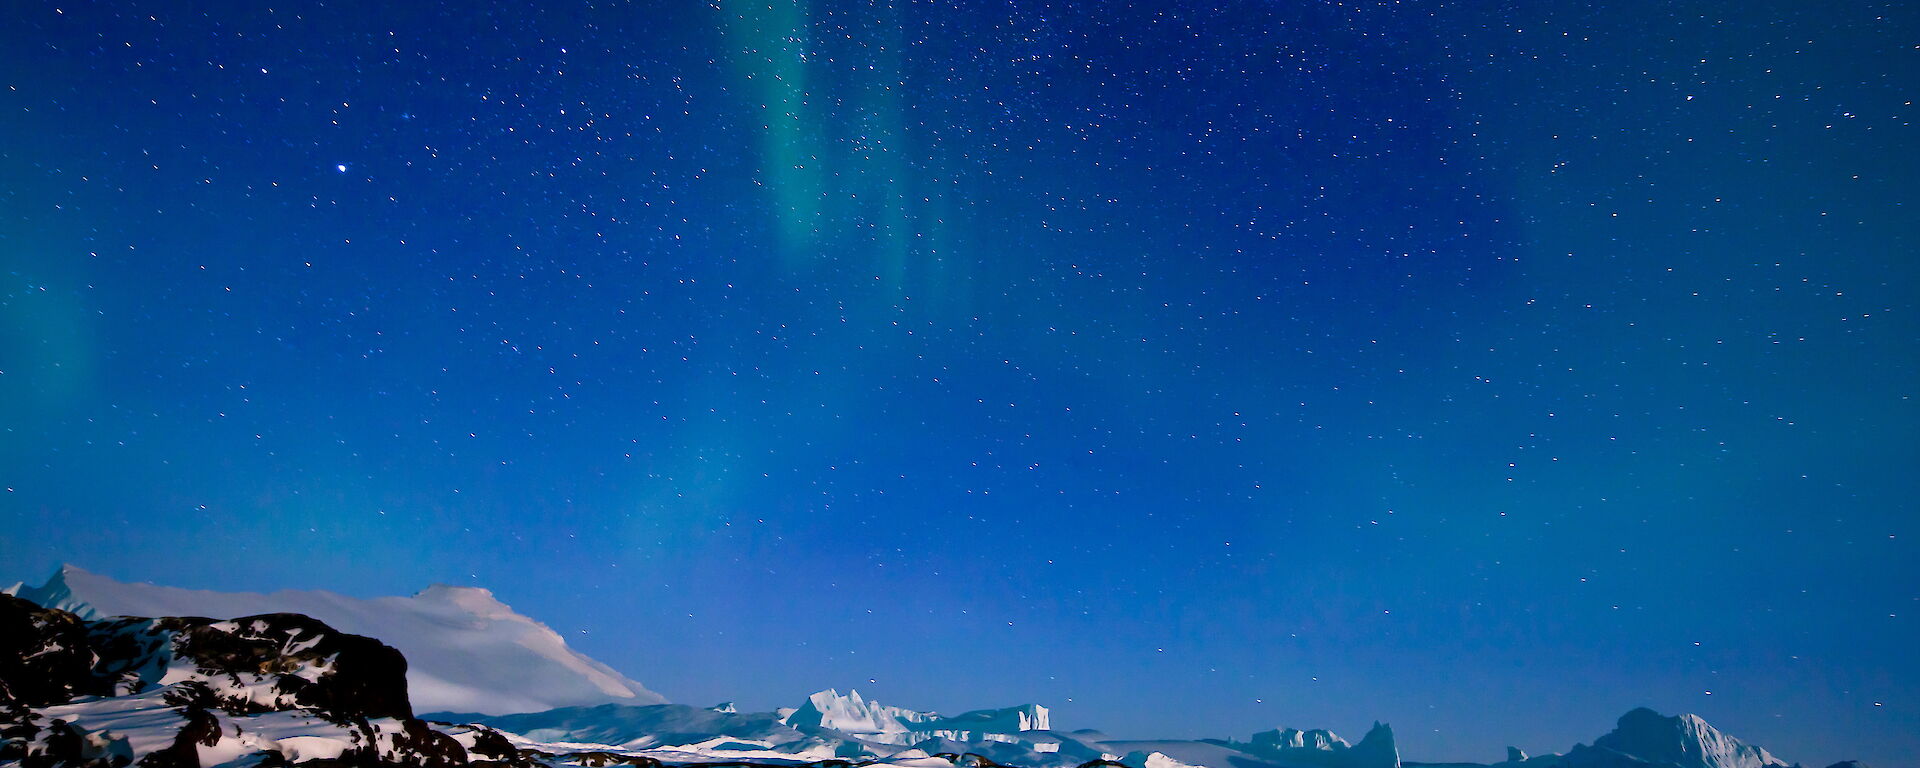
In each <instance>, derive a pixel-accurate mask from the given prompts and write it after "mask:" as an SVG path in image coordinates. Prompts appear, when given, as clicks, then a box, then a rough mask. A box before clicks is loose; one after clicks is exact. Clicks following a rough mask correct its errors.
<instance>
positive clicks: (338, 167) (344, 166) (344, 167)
mask: <svg viewBox="0 0 1920 768" xmlns="http://www.w3.org/2000/svg"><path fill="white" fill-rule="evenodd" d="M333 169H334V170H336V171H339V172H341V173H346V172H347V164H346V163H341V164H339V165H336V166H334V167H333Z"/></svg>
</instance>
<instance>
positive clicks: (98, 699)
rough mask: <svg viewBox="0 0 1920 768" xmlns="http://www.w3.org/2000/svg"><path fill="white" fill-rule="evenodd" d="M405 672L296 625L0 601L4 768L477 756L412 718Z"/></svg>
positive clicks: (496, 746)
mask: <svg viewBox="0 0 1920 768" xmlns="http://www.w3.org/2000/svg"><path fill="white" fill-rule="evenodd" d="M406 672H407V663H406V659H405V658H403V657H402V656H401V655H400V652H399V651H396V650H394V649H392V648H390V647H387V646H386V645H383V644H381V643H380V642H379V641H377V640H374V639H372V638H367V637H360V636H358V635H350V634H347V633H344V632H339V631H336V630H334V629H333V628H331V627H328V626H327V625H326V624H323V623H321V622H319V621H316V620H314V619H311V618H308V617H306V616H301V615H297V614H264V615H259V616H247V617H242V618H238V619H230V620H224V621H216V620H213V619H206V618H197V617H184V618H159V619H144V618H115V619H109V620H103V621H87V620H84V619H82V618H80V617H78V616H76V615H74V614H72V613H69V612H67V611H63V610H58V609H53V608H43V607H41V606H38V605H35V604H33V603H31V602H28V601H26V600H22V599H20V598H16V597H13V596H10V595H0V763H9V762H17V763H18V764H19V765H20V766H21V768H124V767H125V766H129V765H135V764H137V765H139V766H141V768H202V767H203V766H208V765H214V764H224V763H233V762H239V763H246V764H254V763H262V764H266V763H274V764H285V763H289V762H315V761H322V762H337V763H342V764H351V765H355V766H376V765H393V766H410V767H411V768H450V767H451V766H462V765H466V764H468V762H469V756H468V752H467V746H469V745H468V744H463V743H462V742H461V740H460V738H458V737H456V736H454V735H450V734H448V733H443V732H440V731H437V730H434V729H433V728H431V727H429V726H428V725H427V724H426V723H424V722H422V721H420V720H416V719H413V718H412V710H411V708H410V707H409V705H408V702H407V678H406ZM460 733H461V734H463V735H464V736H466V737H467V740H468V742H470V743H472V744H478V743H481V742H484V743H486V745H487V746H489V747H490V748H492V749H493V750H494V751H495V752H496V753H497V754H500V755H501V756H502V757H505V758H509V759H512V758H518V757H520V755H519V753H518V751H517V750H514V749H513V748H512V747H511V745H506V746H505V750H504V751H503V750H501V746H502V744H503V743H504V741H505V740H504V739H501V738H500V737H499V735H498V734H492V737H491V739H489V738H487V736H486V735H485V734H483V733H481V732H480V731H479V730H478V729H462V730H461V731H460Z"/></svg>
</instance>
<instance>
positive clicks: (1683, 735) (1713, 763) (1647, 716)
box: [1524, 707, 1787, 768]
mask: <svg viewBox="0 0 1920 768" xmlns="http://www.w3.org/2000/svg"><path fill="white" fill-rule="evenodd" d="M1524 765H1526V766H1528V768H1545V767H1546V766H1553V768H1787V763H1786V761H1783V760H1781V759H1780V758H1777V757H1774V756H1773V755H1771V754H1768V753H1767V751H1766V750H1764V749H1761V748H1759V747H1756V746H1753V745H1750V744H1747V743H1746V742H1743V741H1741V740H1739V739H1736V738H1734V737H1732V736H1728V735H1727V734H1725V733H1721V732H1720V731H1719V729H1716V728H1714V727H1713V726H1711V725H1708V724H1707V721H1705V720H1702V719H1700V718H1699V717H1698V716H1695V715H1676V716H1674V717H1667V716H1665V715H1662V714H1660V713H1658V712H1655V711H1653V710H1651V709H1647V708H1645V707H1640V708H1637V709H1634V710H1633V711H1631V712H1628V713H1626V714H1624V715H1621V716H1620V722H1619V723H1618V725H1617V726H1616V727H1615V728H1614V729H1613V731H1612V732H1611V733H1608V734H1607V735H1605V736H1601V737H1600V738H1597V739H1594V740H1593V745H1592V746H1588V745H1585V744H1579V745H1575V746H1574V748H1573V749H1572V750H1570V751H1568V752H1567V754H1565V755H1547V756H1543V757H1536V758H1532V759H1529V760H1527V761H1526V762H1525V763H1524Z"/></svg>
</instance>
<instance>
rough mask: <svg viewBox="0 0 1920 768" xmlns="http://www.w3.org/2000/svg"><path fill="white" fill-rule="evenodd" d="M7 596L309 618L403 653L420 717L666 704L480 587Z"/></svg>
mask: <svg viewBox="0 0 1920 768" xmlns="http://www.w3.org/2000/svg"><path fill="white" fill-rule="evenodd" d="M9 592H10V593H11V594H14V595H16V596H18V597H21V598H23V599H26V600H28V601H31V602H34V603H36V604H39V605H41V606H43V607H47V608H59V609H61V610H65V611H68V612H70V613H73V614H75V615H77V616H80V617H82V618H98V617H103V616H209V617H213V618H234V617H240V616H256V615H261V614H273V613H298V614H303V615H306V616H311V617H313V618H315V619H317V620H320V621H322V622H325V623H326V624H328V625H330V626H332V627H335V628H337V629H339V630H341V631H343V632H347V633H351V634H356V635H364V636H367V637H373V638H377V639H379V640H380V641H382V642H384V643H387V644H388V645H391V646H393V647H395V648H397V649H399V650H400V651H401V652H402V653H403V654H405V655H406V658H407V660H408V665H407V673H406V676H407V683H408V685H407V687H408V690H409V693H410V694H411V697H412V703H413V705H414V706H415V707H417V708H419V709H420V710H421V711H471V712H485V713H488V714H507V713H512V712H535V711H540V710H546V709H553V708H555V707H563V706H576V705H592V704H603V703H608V702H616V703H628V704H660V703H664V702H665V701H666V699H664V698H662V697H661V696H660V695H659V694H656V693H654V692H652V691H649V690H647V689H646V687H644V686H642V685H641V684H640V683H638V682H636V681H634V680H632V679H630V678H628V677H626V676H624V675H621V674H620V673H619V672H616V671H614V670H613V669H611V668H609V667H607V665H605V664H602V663H600V662H598V661H595V660H593V659H591V658H589V657H587V656H585V655H584V654H581V653H580V652H579V651H576V650H574V649H573V648H570V647H568V646H567V642H566V640H565V639H564V638H562V637H561V636H560V634H559V633H557V632H554V631H553V630H552V629H551V628H549V627H547V626H546V625H545V624H542V623H540V622H538V621H535V620H533V619H531V618H528V617H526V616H523V615H521V614H519V613H518V612H516V611H514V610H513V608H511V607H510V606H508V605H507V604H506V603H502V602H500V600H499V599H498V598H496V597H494V595H493V593H492V592H489V591H487V590H485V589H481V588H479V587H462V586H452V585H447V584H435V585H433V586H431V587H428V588H426V589H424V590H421V591H420V592H418V593H416V594H415V595H414V596H412V597H379V598H372V599H361V598H355V597H349V596H346V595H341V594H336V593H333V592H325V591H319V590H283V591H279V592H274V593H272V594H262V593H258V592H213V591H209V590H195V589H180V588H177V587H163V586H158V585H154V584H142V583H124V582H119V581H115V580H113V579H111V578H108V577H106V576H101V575H99V574H95V573H91V572H89V571H86V570H84V569H81V568H78V567H75V566H72V565H63V566H61V567H60V568H59V569H58V570H56V571H55V572H54V573H53V575H52V576H50V577H49V578H48V579H47V581H46V583H45V584H42V585H41V586H38V587H32V586H27V585H25V584H19V585H15V586H14V587H12V588H9Z"/></svg>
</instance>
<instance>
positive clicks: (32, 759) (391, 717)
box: [0, 566, 1865, 768]
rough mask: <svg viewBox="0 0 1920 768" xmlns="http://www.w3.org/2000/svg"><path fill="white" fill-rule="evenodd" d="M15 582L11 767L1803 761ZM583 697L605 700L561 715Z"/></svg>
mask: <svg viewBox="0 0 1920 768" xmlns="http://www.w3.org/2000/svg"><path fill="white" fill-rule="evenodd" d="M6 592H7V593H8V594H9V595H19V596H20V597H22V598H26V599H19V598H16V597H12V596H6V595H0V768H128V767H129V766H134V765H135V764H136V763H137V766H136V768H266V766H282V768H285V766H287V765H288V764H295V763H311V762H313V761H316V760H317V761H321V762H319V763H315V764H314V767H313V768H339V766H343V765H358V766H363V767H364V768H385V767H386V766H392V768H402V767H403V766H404V768H459V767H460V766H476V768H481V767H484V768H605V767H606V766H611V765H615V764H623V765H631V766H636V768H662V766H692V765H701V764H715V763H726V764H730V765H733V766H740V767H744V766H767V767H768V768H775V767H788V768H850V766H853V765H858V766H885V767H886V768H1007V767H1009V766H1011V767H1015V768H1443V765H1444V768H1798V767H1797V766H1788V764H1787V763H1785V762H1784V761H1782V760H1780V759H1779V758H1776V757H1774V756H1773V755H1771V754H1769V753H1768V752H1767V751H1766V750H1764V749H1761V748H1759V747H1757V746H1754V745H1750V744H1747V743H1744V742H1742V741H1740V740H1739V739H1736V738H1733V737H1732V736H1729V735H1727V734H1725V733H1722V732H1721V731H1719V730H1717V729H1715V728H1714V727H1713V726H1711V725H1709V724H1707V722H1706V721H1705V720H1702V719H1701V718H1699V717H1697V716H1694V715H1678V716H1673V717H1668V716H1665V715H1661V714H1659V713H1657V712H1654V711H1652V710H1649V709H1635V710H1633V711H1631V712H1628V713H1627V714H1626V715H1624V716H1622V717H1621V718H1620V720H1619V722H1618V724H1617V727H1616V728H1615V729H1614V730H1613V731H1612V732H1610V733H1608V734H1606V735H1604V736H1601V737H1599V738H1597V739H1595V740H1594V741H1593V743H1592V744H1591V745H1588V744H1576V745H1574V747H1573V748H1572V749H1570V750H1569V751H1567V752H1566V753H1565V754H1550V755H1539V756H1532V757H1529V756H1528V755H1526V754H1525V753H1524V752H1520V751H1519V750H1516V749H1512V748H1509V749H1508V753H1507V759H1506V760H1505V761H1502V762H1498V763H1493V764H1491V765H1480V764H1472V763H1449V764H1423V763H1417V762H1407V763H1405V764H1404V765H1403V763H1402V762H1401V757H1400V753H1399V749H1398V746H1397V744H1396V743H1395V740H1394V735H1393V731H1392V729H1390V728H1388V727H1387V726H1386V725H1384V724H1381V723H1375V724H1374V726H1373V728H1372V729H1371V730H1369V731H1368V732H1367V734H1366V736H1365V737H1364V738H1362V739H1360V740H1359V741H1358V742H1354V743H1349V742H1348V741H1347V740H1345V739H1342V738H1340V737H1339V736H1337V735H1335V734H1334V733H1333V732H1331V731H1326V730H1299V729H1294V728H1278V729H1274V730H1270V731H1264V732H1261V733H1256V734H1253V735H1252V736H1251V737H1249V738H1248V739H1247V740H1245V741H1239V740H1230V739H1206V740H1200V741H1191V740H1125V739H1114V738H1112V737H1109V736H1107V735H1106V734H1104V733H1100V732H1098V731H1093V730H1076V731H1071V732H1067V731H1056V730H1052V727H1053V723H1052V717H1051V713H1049V712H1048V711H1047V709H1046V708H1045V707H1042V706H1039V705H1035V704H1027V705H1022V706H1016V707H1005V708H998V709H980V710H973V711H969V712H965V713H962V714H958V715H952V716H948V715H942V714H940V713H937V712H931V711H925V710H916V709H910V708H906V707H899V706H892V705H887V704H881V703H879V702H876V701H872V700H869V699H866V698H865V697H863V696H861V695H860V693H859V692H858V691H849V692H848V693H847V694H845V695H842V694H840V693H839V692H837V691H833V690H827V691H821V692H819V693H815V694H813V695H811V696H808V697H806V700H805V701H803V702H802V703H801V704H800V705H799V706H797V707H793V708H783V709H780V710H778V711H775V712H739V711H737V709H736V708H735V707H734V706H733V705H732V704H730V703H729V704H722V705H718V706H714V707H708V708H695V707H689V706H683V705H676V704H666V703H664V702H660V699H659V697H658V696H655V695H653V694H652V693H650V692H648V691H646V689H645V688H643V687H641V686H640V685H639V684H638V683H635V682H633V681H631V680H628V679H626V678H624V677H621V676H620V675H619V674H618V673H616V672H613V671H612V670H611V669H608V668H606V667H605V665H601V664H599V663H598V662H595V661H593V660H592V659H588V658H587V657H585V656H582V655H580V654H578V653H577V652H575V651H573V650H571V649H569V648H567V647H566V644H565V642H564V641H562V640H561V638H560V637H559V635H557V634H555V633H554V632H553V631H552V630H549V629H548V628H546V627H545V626H543V625H541V624H539V623H538V622H535V621H534V620H532V619H529V618H527V617H525V616H521V615H520V614H517V613H514V612H513V610H512V609H510V608H508V607H507V606H505V605H503V604H501V603H500V602H499V601H498V600H495V599H493V597H492V595H491V594H489V593H487V592H486V591H485V590H480V589H473V588H457V587H434V588H430V589H428V590H426V591H424V592H421V593H420V594H418V595H415V596H413V597H408V598H402V597H390V598H378V599H372V600H361V599H356V598H349V597H344V596H341V595H337V594H332V593H328V592H307V591H284V592H276V593H273V594H253V593H218V592H200V591H191V590H183V589H174V588H169V587H158V586H152V585H144V584H123V583H120V582H116V581H113V580H112V579H107V578H105V577H101V576H97V575H94V574H91V573H87V572H86V571H82V570H80V569H77V568H73V567H71V566H69V567H65V568H62V569H61V570H60V571H59V572H58V573H56V574H55V575H54V577H53V578H52V579H50V580H49V581H48V582H47V583H46V584H44V585H41V586H38V587H30V586H26V585H15V586H14V587H12V588H10V589H8V590H6ZM36 603H38V604H37V605H36ZM43 606H44V607H43ZM127 615H142V616H150V617H153V618H126V617H125V616H127ZM200 616H208V617H212V618H197V617H200ZM112 617H119V618H112ZM169 617H170V618H169ZM236 617H237V618H236ZM348 628H351V629H353V630H358V631H351V632H350V631H346V630H347V629H348ZM375 638H378V639H375ZM382 641H385V644H383V642H382ZM416 684H418V685H423V686H424V690H412V691H410V690H409V689H410V687H411V686H414V685H416ZM569 699H585V700H586V701H587V702H588V703H586V704H575V705H566V706H553V707H549V706H545V705H546V704H548V703H551V702H555V701H567V700H569ZM426 709H446V710H458V711H444V712H439V713H435V714H426V715H421V716H419V717H418V718H417V719H416V718H415V717H414V714H413V713H414V712H415V711H417V710H426ZM530 710H537V711H530ZM1835 768H1865V767H1864V766H1860V765H1858V764H1857V763H1855V764H1844V763H1843V764H1838V765H1837V766H1835Z"/></svg>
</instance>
